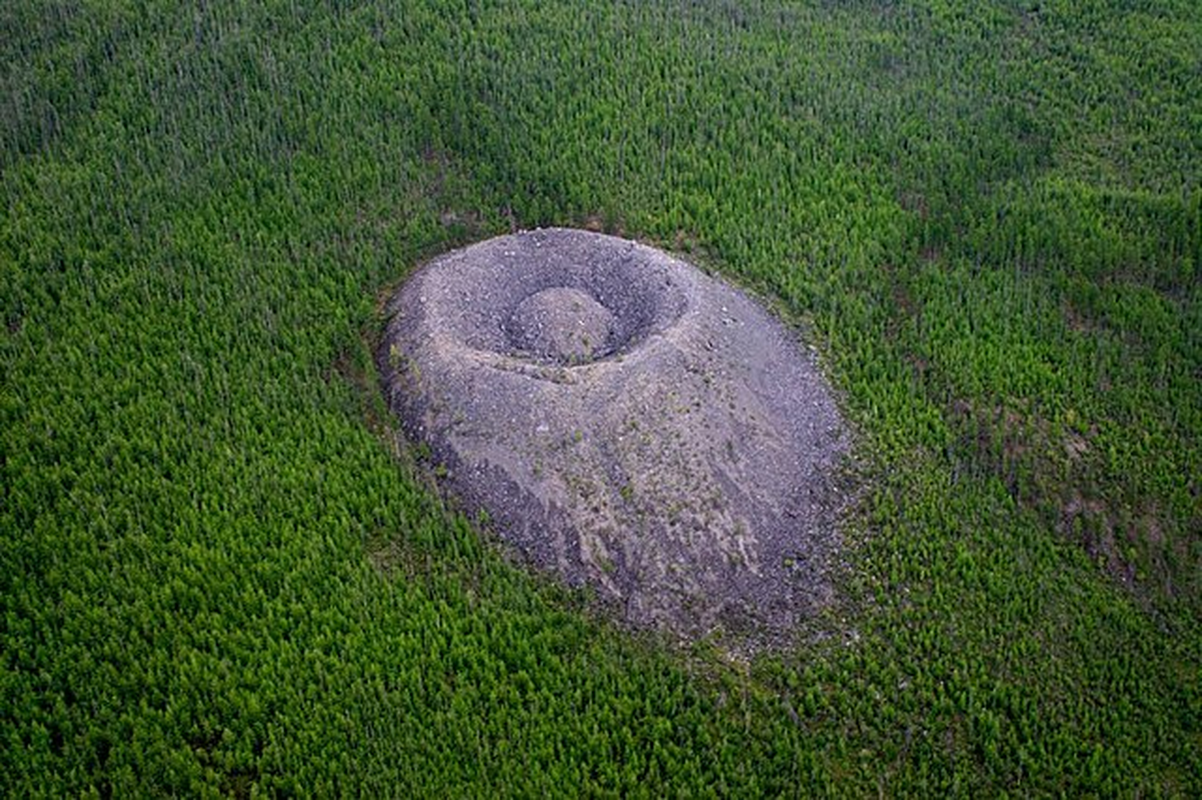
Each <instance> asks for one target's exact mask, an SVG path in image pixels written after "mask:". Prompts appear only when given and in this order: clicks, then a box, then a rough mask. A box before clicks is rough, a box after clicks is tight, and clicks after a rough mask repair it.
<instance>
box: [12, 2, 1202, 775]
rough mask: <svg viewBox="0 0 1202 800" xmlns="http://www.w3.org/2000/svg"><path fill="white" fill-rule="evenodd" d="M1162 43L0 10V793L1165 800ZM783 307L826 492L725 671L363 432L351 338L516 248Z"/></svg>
mask: <svg viewBox="0 0 1202 800" xmlns="http://www.w3.org/2000/svg"><path fill="white" fill-rule="evenodd" d="M1200 59H1202V12H1200V11H1199V7H1198V6H1197V4H1196V3H1193V2H1187V1H1186V0H1181V1H1180V2H1171V1H1170V2H1157V3H1152V2H1142V3H1141V2H1119V0H1109V1H1107V0H1096V2H1088V1H1087V0H1041V1H1040V2H1034V1H1033V0H1030V1H1029V0H1010V1H1009V2H991V3H985V2H972V1H971V0H925V1H923V2H918V1H917V0H915V1H914V2H907V1H904V0H903V1H902V2H854V3H823V2H813V3H807V4H793V3H783V2H754V1H753V2H748V3H728V2H719V0H702V1H701V2H682V1H678V2H668V1H667V0H656V1H653V2H645V1H640V2H626V3H612V4H610V3H607V4H580V3H559V2H537V3H536V2H504V3H482V2H458V3H453V2H430V3H389V2H377V3H362V4H350V3H311V4H310V3H292V2H275V3H266V4H243V3H227V2H212V3H207V4H201V5H200V6H198V7H196V8H193V7H191V6H189V7H186V8H180V7H178V6H177V4H174V3H168V2H156V3H146V4H142V3H118V2H113V3H101V4H73V3H31V2H21V1H20V0H18V1H17V2H9V3H7V4H5V6H4V8H3V9H2V10H0V86H2V87H3V90H4V91H3V99H2V100H0V176H2V177H0V187H2V191H3V196H2V199H3V204H2V205H0V315H2V317H3V320H2V323H3V328H0V615H2V616H0V620H2V623H0V722H2V723H3V724H2V725H0V735H2V736H3V737H4V741H3V745H0V786H4V787H5V788H6V790H8V791H9V792H12V793H14V794H46V795H62V794H78V793H99V794H112V795H115V796H130V795H142V794H151V793H161V794H213V793H233V794H236V795H246V794H250V793H255V792H259V793H296V794H305V795H308V794H318V795H325V794H333V793H362V794H367V795H380V794H397V795H411V794H423V795H435V796H446V795H487V794H494V793H512V794H520V795H523V796H531V795H539V794H562V793H565V792H568V793H585V794H635V795H642V794H645V795H654V796H658V795H662V794H665V793H673V794H681V795H689V796H691V795H705V794H723V795H725V794H750V795H762V794H794V793H801V794H811V793H815V794H851V795H866V794H876V793H878V792H883V793H885V794H889V795H894V794H919V795H923V796H943V795H946V794H949V793H955V794H961V795H967V796H981V795H997V794H1000V793H1002V792H1008V793H1014V794H1023V795H1025V794H1055V793H1063V794H1066V795H1070V796H1080V795H1088V794H1096V795H1135V794H1166V795H1180V796H1197V795H1198V794H1200V793H1202V679H1200V675H1202V652H1200V646H1202V628H1200V625H1199V620H1200V619H1202V585H1200V580H1202V579H1200V577H1199V576H1200V575H1202V540H1200V538H1199V532H1200V531H1202V499H1200V495H1202V487H1200V485H1199V476H1200V475H1202V333H1200V331H1202V275H1200V274H1199V270H1200V269H1202V188H1200V187H1202V182H1200V178H1202V80H1199V74H1200V69H1202V61H1200ZM551 223H555V224H579V225H584V224H589V225H594V226H597V225H599V226H602V227H605V228H607V229H610V230H623V231H625V232H626V233H627V234H628V235H637V236H640V237H645V238H649V239H652V240H657V241H660V242H663V243H666V244H667V245H669V246H673V247H678V248H682V249H686V250H692V251H693V252H694V254H695V256H696V257H697V258H699V259H701V260H703V261H704V262H705V263H707V264H709V265H711V266H713V267H715V268H717V269H720V270H722V271H724V272H726V273H728V274H730V275H732V276H735V277H737V278H738V279H739V280H741V281H742V282H744V283H746V284H748V285H750V286H753V287H755V288H757V289H759V290H761V291H763V292H764V293H765V294H767V295H768V296H770V297H772V298H773V299H774V300H776V301H779V305H780V306H781V308H782V309H783V310H784V312H785V313H786V314H788V315H790V316H791V317H793V318H795V319H796V320H798V321H802V322H804V323H806V324H807V325H809V326H810V328H811V332H812V337H813V340H814V341H815V343H816V344H818V345H819V346H820V347H821V348H822V349H823V351H824V352H825V354H826V357H827V362H828V364H829V366H830V371H831V373H832V376H833V378H834V379H835V381H836V383H837V384H838V386H839V387H840V388H841V390H842V392H843V394H844V396H845V405H846V409H847V412H848V414H849V416H850V417H851V418H852V419H853V420H854V421H855V423H856V424H857V426H858V427H859V429H860V430H861V438H862V442H863V447H862V450H863V460H864V461H865V463H866V467H865V471H866V473H867V476H866V478H865V480H866V486H867V488H866V489H865V490H864V498H863V501H862V503H861V504H860V506H859V507H858V508H857V510H856V514H855V519H854V521H853V524H852V527H851V535H850V538H851V539H852V540H853V541H854V542H855V543H856V544H855V546H854V547H852V548H850V549H849V552H848V556H847V560H848V569H847V576H846V578H845V583H846V586H845V590H844V592H843V597H844V599H843V600H842V601H841V603H840V605H839V606H838V607H837V608H836V609H833V610H832V613H831V615H830V618H829V619H824V620H818V621H816V622H815V625H814V630H813V631H812V632H810V633H813V634H814V635H813V636H807V637H806V638H805V641H804V642H802V643H800V644H799V646H798V648H797V649H796V651H794V652H789V653H782V654H775V655H771V656H766V657H763V658H760V659H759V660H757V661H756V662H755V663H754V664H753V665H752V666H751V668H750V669H749V670H746V671H744V670H741V669H740V668H737V667H734V666H729V665H724V664H723V663H722V662H721V659H720V658H715V657H714V656H712V655H707V654H706V653H705V652H703V651H704V647H699V648H698V652H695V653H692V654H689V655H683V654H680V653H677V652H674V651H672V650H671V649H670V648H665V647H663V646H662V645H660V644H657V643H655V642H649V641H644V640H642V639H639V638H637V637H631V636H629V635H624V634H620V633H618V632H615V631H614V630H612V629H611V628H610V627H609V626H608V625H606V624H605V623H604V622H601V621H598V620H597V619H596V618H595V615H594V614H593V612H592V611H590V610H589V608H588V606H587V604H586V603H585V602H584V601H583V600H582V599H581V598H579V597H577V596H574V595H572V594H570V593H567V592H564V591H561V590H557V589H554V588H552V587H549V586H546V585H544V583H543V582H542V581H541V580H539V579H536V578H532V577H530V576H528V575H526V574H525V573H524V572H522V571H521V570H519V569H516V568H514V567H513V566H512V565H511V564H509V563H508V562H507V561H506V560H505V559H504V558H503V557H501V556H499V555H498V553H497V552H496V549H495V548H494V547H492V546H490V545H487V544H485V542H484V540H483V539H482V537H481V534H480V533H479V532H478V531H476V530H474V529H473V527H472V526H470V525H469V524H468V523H467V522H466V521H465V520H463V519H462V518H460V517H459V516H457V515H456V514H455V513H454V512H453V511H450V510H448V509H446V508H445V507H444V505H443V503H442V502H441V501H440V500H439V499H438V498H437V493H436V492H434V491H432V489H431V488H430V486H429V483H428V479H427V478H425V477H423V475H424V472H423V471H422V470H421V469H419V468H418V467H417V466H416V465H413V464H411V463H410V462H411V460H412V458H413V454H409V453H401V454H399V455H400V458H398V457H397V456H398V454H396V453H394V452H393V451H392V450H391V448H390V447H389V446H388V444H387V437H386V436H385V435H383V433H384V431H383V428H384V426H386V425H387V421H386V418H385V415H384V414H383V412H382V409H381V406H380V403H379V398H378V395H377V394H376V389H375V379H374V376H373V371H372V366H371V359H370V357H369V350H368V346H369V345H368V341H369V340H370V338H371V332H372V330H373V328H374V326H375V325H376V324H377V323H378V317H377V310H376V308H375V298H376V296H377V294H378V293H379V292H380V291H381V290H382V288H383V287H384V286H385V285H387V284H389V283H391V282H393V281H396V280H398V279H400V278H401V277H403V276H404V274H405V273H406V271H407V270H408V269H410V268H411V267H412V265H414V264H415V263H417V262H418V261H419V260H421V259H422V258H424V257H427V256H429V255H431V254H433V253H436V252H439V251H441V250H444V249H446V248H448V247H451V246H453V245H455V244H459V243H462V242H465V241H468V240H471V239H475V238H480V237H483V236H486V235H490V234H493V233H497V232H500V231H503V230H506V229H508V228H509V227H510V226H533V225H540V224H551Z"/></svg>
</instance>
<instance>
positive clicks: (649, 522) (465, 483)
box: [378, 229, 847, 639]
mask: <svg viewBox="0 0 1202 800" xmlns="http://www.w3.org/2000/svg"><path fill="white" fill-rule="evenodd" d="M387 314H388V324H387V329H386V335H385V338H384V340H383V342H382V344H381V348H380V352H379V354H378V360H379V364H380V371H381V375H382V378H383V382H384V388H385V392H386V397H387V401H388V403H389V406H390V407H391V409H392V410H393V411H394V413H396V414H397V415H398V416H399V418H400V419H401V421H402V423H403V426H404V428H405V430H406V432H407V434H408V435H409V436H410V437H412V438H413V439H415V440H417V441H420V442H425V443H426V444H428V445H429V447H430V448H431V450H432V452H433V453H434V454H435V456H436V458H437V459H439V461H440V462H441V463H443V464H444V465H445V466H446V467H447V470H448V474H447V480H448V482H449V484H450V487H451V489H452V490H453V491H454V493H455V494H457V495H458V496H459V497H460V498H461V499H462V500H463V501H464V502H465V504H466V505H467V507H468V508H469V509H471V510H476V509H484V510H486V511H487V512H488V514H489V516H490V518H491V519H492V521H493V523H494V526H495V529H496V531H497V532H498V533H499V534H500V536H502V537H503V538H504V539H505V540H506V541H508V542H509V543H511V544H512V545H513V546H514V547H516V548H517V549H518V550H519V551H520V552H521V553H522V554H523V555H524V557H525V558H526V559H528V560H529V561H531V562H533V564H534V565H536V566H537V567H540V568H544V569H547V570H551V571H553V572H554V573H556V574H558V575H559V576H560V577H562V578H563V579H564V580H566V581H567V582H569V583H571V584H573V585H578V586H579V585H589V586H592V587H594V588H595V589H596V591H597V593H598V594H599V595H600V596H601V597H602V598H603V599H604V600H606V601H608V602H610V603H611V604H613V605H616V607H617V608H618V609H619V610H620V614H621V616H622V617H623V618H624V619H625V620H627V621H628V622H629V623H631V624H634V625H636V626H649V627H654V628H660V629H664V630H667V631H670V632H673V633H676V634H680V635H683V636H687V637H690V638H692V637H697V636H703V635H706V634H710V633H713V632H716V631H721V632H723V633H726V634H733V635H743V636H746V635H755V636H756V637H757V638H764V637H769V638H776V639H779V638H782V637H787V636H788V634H789V632H790V631H792V630H793V629H794V628H795V627H796V626H797V625H798V624H799V623H800V622H802V621H804V620H805V619H807V618H809V617H811V616H813V615H814V614H815V613H816V611H817V610H818V609H819V608H820V607H821V606H822V605H824V604H825V603H827V602H829V601H830V599H831V594H832V590H831V586H830V580H829V570H828V564H829V563H830V562H831V559H832V558H833V556H834V554H835V552H836V548H837V544H838V542H837V539H838V537H837V529H836V523H837V516H838V512H839V510H840V508H841V506H842V503H841V502H840V498H839V494H838V491H837V490H836V489H835V487H834V485H833V480H832V477H831V476H832V474H833V472H834V470H835V469H836V467H837V465H838V463H839V461H840V459H841V458H842V457H843V456H844V454H845V452H846V450H847V435H846V432H845V427H844V425H843V423H842V421H841V419H840V417H839V414H838V411H837V409H836V406H835V402H834V400H833V397H832V395H831V392H830V390H829V388H828V387H827V384H826V382H825V380H824V379H823V377H822V376H821V374H820V372H819V370H818V369H817V366H816V364H815V362H814V359H813V357H812V355H811V354H810V353H809V352H808V351H807V350H806V349H805V348H803V347H802V346H801V343H800V341H799V339H798V338H797V336H796V334H794V333H793V332H792V331H790V330H789V329H788V328H786V327H785V326H784V325H782V324H781V323H780V322H778V321H777V320H775V319H774V318H773V317H771V316H770V315H769V314H768V313H767V312H766V311H765V310H764V309H763V308H761V307H760V306H759V305H758V304H757V303H755V302H754V301H752V300H751V299H749V298H748V297H746V296H745V295H743V294H742V293H740V292H739V291H737V290H735V289H734V288H732V287H730V286H728V285H726V284H724V283H722V282H721V281H719V280H716V279H714V278H711V277H708V276H706V275H705V274H704V273H702V272H701V271H699V270H697V269H696V268H695V267H693V266H691V265H689V264H687V263H685V262H683V261H681V260H679V259H676V258H673V257H671V256H669V255H668V254H666V253H664V252H662V251H659V250H656V249H653V248H650V247H647V246H644V245H640V244H637V243H635V242H631V241H626V240H624V239H618V238H614V237H610V236H602V235H599V234H594V233H587V232H584V231H578V230H568V229H548V230H536V231H529V232H525V233H518V234H514V235H510V236H502V237H498V238H495V239H490V240H488V241H484V242H480V243H478V244H476V245H473V246H471V247H468V248H465V249H463V250H458V251H455V252H452V253H449V254H446V255H444V256H442V257H440V258H438V259H436V260H434V261H432V262H431V263H429V264H427V265H426V266H424V267H423V268H421V269H420V270H418V271H417V272H416V273H415V274H414V275H413V276H412V277H411V278H410V279H409V280H408V281H407V282H406V283H405V284H404V286H402V287H401V289H400V290H399V291H398V292H397V293H396V295H395V296H394V297H393V298H392V300H391V302H390V303H389V305H388V308H387Z"/></svg>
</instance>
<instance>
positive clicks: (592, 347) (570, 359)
mask: <svg viewBox="0 0 1202 800" xmlns="http://www.w3.org/2000/svg"><path fill="white" fill-rule="evenodd" d="M613 327H614V315H613V314H611V313H610V311H609V309H608V308H606V307H605V306H603V305H601V304H600V303H598V302H597V301H596V300H594V299H593V298H592V296H590V295H588V294H586V293H584V292H582V291H580V290H579V289H569V288H566V287H562V286H554V287H552V288H550V289H543V290H542V291H541V292H535V293H534V294H532V295H530V296H529V297H527V298H526V299H525V300H523V301H522V302H520V303H518V306H517V308H516V309H514V311H513V315H512V316H511V317H510V318H509V340H510V342H511V343H512V344H513V345H514V346H515V347H517V349H518V351H519V352H522V353H528V354H530V355H532V356H534V357H535V358H540V359H543V360H545V361H549V362H551V363H560V364H564V363H567V364H579V363H583V362H585V361H592V360H593V356H594V355H604V354H605V353H607V352H608V351H609V339H610V335H611V334H612V333H613Z"/></svg>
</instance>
